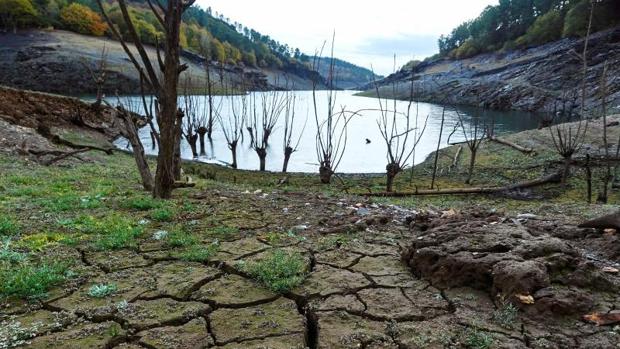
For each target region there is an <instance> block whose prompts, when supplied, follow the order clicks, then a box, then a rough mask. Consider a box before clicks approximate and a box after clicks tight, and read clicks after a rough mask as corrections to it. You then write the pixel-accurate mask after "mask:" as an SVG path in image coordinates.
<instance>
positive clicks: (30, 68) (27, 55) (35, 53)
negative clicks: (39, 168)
mask: <svg viewBox="0 0 620 349" xmlns="http://www.w3.org/2000/svg"><path fill="white" fill-rule="evenodd" d="M104 47H105V50H106V52H107V58H106V60H107V67H106V71H107V80H106V85H105V87H104V91H106V93H107V94H113V93H114V92H115V91H117V92H118V93H137V92H139V78H138V75H137V73H136V71H135V68H134V67H133V65H132V64H131V63H130V62H129V61H128V60H127V57H126V54H125V53H124V51H123V50H122V48H121V46H120V44H119V43H118V42H116V41H114V40H111V39H106V38H102V37H94V36H86V35H81V34H75V33H72V32H67V31H59V30H55V31H38V30H31V31H20V32H18V33H17V34H13V33H4V34H0V84H3V85H7V86H12V87H17V88H23V89H30V90H37V91H45V92H54V93H61V94H73V95H75V94H92V93H94V92H96V85H95V83H94V81H93V79H92V77H91V73H90V71H89V68H90V69H96V67H97V65H98V64H99V61H100V58H101V51H102V50H103V49H104ZM147 49H148V51H149V54H150V55H151V57H152V59H156V56H155V50H154V49H153V48H152V47H148V46H147ZM183 61H184V62H185V63H187V64H188V66H189V69H188V71H187V72H186V73H185V74H183V76H185V75H187V74H189V75H191V76H192V83H193V85H194V87H195V88H200V89H202V88H204V81H205V75H206V74H205V67H204V64H203V59H202V58H200V57H199V56H196V55H194V54H190V53H185V54H184V55H183ZM291 67H293V68H294V66H291ZM291 67H289V68H286V69H285V68H257V67H254V68H253V67H244V66H238V65H230V64H222V65H215V64H214V65H212V66H211V68H210V69H211V76H212V78H213V79H214V80H215V84H216V87H218V88H219V89H220V90H221V82H222V81H223V82H225V84H226V85H227V86H230V85H232V86H233V87H234V88H238V89H241V88H248V89H253V90H265V89H281V88H286V87H287V86H286V81H294V82H295V84H294V87H295V88H297V89H309V88H311V86H312V79H319V80H322V79H321V78H320V77H319V76H318V74H317V73H315V72H312V71H309V70H307V69H303V67H302V69H299V70H293V68H291ZM287 70H290V71H287ZM183 76H182V77H181V80H182V81H183V79H184V77H183ZM220 76H221V77H222V79H220ZM319 86H320V87H324V85H323V84H320V85H319Z"/></svg>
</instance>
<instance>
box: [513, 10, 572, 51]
mask: <svg viewBox="0 0 620 349" xmlns="http://www.w3.org/2000/svg"><path fill="white" fill-rule="evenodd" d="M562 26H563V18H562V15H561V14H560V12H559V11H549V12H547V13H546V14H544V15H542V16H540V17H538V18H537V19H536V21H535V22H534V24H532V26H531V27H529V29H528V30H527V32H526V33H525V35H523V36H521V37H519V38H518V39H517V41H516V44H517V45H518V46H529V45H542V44H544V43H547V42H551V41H554V40H558V39H559V38H560V37H561V36H562Z"/></svg>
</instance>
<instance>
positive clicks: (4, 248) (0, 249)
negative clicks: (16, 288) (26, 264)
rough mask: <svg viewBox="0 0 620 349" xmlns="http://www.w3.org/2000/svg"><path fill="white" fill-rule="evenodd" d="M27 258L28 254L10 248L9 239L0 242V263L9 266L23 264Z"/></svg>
mask: <svg viewBox="0 0 620 349" xmlns="http://www.w3.org/2000/svg"><path fill="white" fill-rule="evenodd" d="M27 257H28V254H26V253H24V252H20V251H15V250H14V249H13V248H11V239H10V238H7V239H5V240H4V241H0V263H7V264H9V265H12V264H16V263H19V262H23V261H25V260H26V258H27Z"/></svg>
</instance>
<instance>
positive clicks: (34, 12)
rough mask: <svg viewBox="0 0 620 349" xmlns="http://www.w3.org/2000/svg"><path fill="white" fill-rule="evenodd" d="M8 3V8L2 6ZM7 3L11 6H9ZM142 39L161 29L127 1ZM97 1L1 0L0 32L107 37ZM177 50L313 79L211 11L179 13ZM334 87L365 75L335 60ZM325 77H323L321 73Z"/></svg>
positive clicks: (280, 47) (297, 58) (117, 18)
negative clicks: (39, 31)
mask: <svg viewBox="0 0 620 349" xmlns="http://www.w3.org/2000/svg"><path fill="white" fill-rule="evenodd" d="M102 1H103V4H104V8H105V10H106V13H107V14H108V16H109V17H110V19H111V21H112V22H113V23H114V26H115V27H117V29H118V30H119V32H120V33H121V35H122V36H123V37H124V39H125V40H127V41H131V40H130V38H131V36H130V34H129V32H128V28H127V26H126V25H125V23H124V20H123V18H122V14H121V11H120V8H119V6H118V3H117V2H115V1H111V0H102ZM4 2H6V3H7V4H8V5H7V6H1V5H2V3H4ZM9 2H10V3H9ZM128 4H129V7H130V13H131V16H132V17H133V18H134V20H133V23H134V26H135V27H136V31H137V32H138V35H139V36H140V40H141V41H142V42H144V43H146V44H151V45H153V44H155V43H156V42H157V38H158V37H159V36H161V35H163V30H162V28H161V25H160V24H159V22H158V21H157V19H156V17H155V16H154V15H153V13H152V11H151V9H150V8H149V6H148V3H147V1H146V0H128ZM99 12H100V9H99V6H98V5H97V2H96V0H0V31H1V29H2V28H4V29H5V31H16V30H17V29H41V28H54V29H64V30H68V31H72V32H76V33H78V34H83V35H89V36H99V37H101V36H107V37H111V35H110V32H109V29H108V24H107V23H106V22H105V21H104V20H103V18H102V17H101V16H100V14H99ZM180 37H181V46H182V47H183V48H184V49H185V50H186V51H189V52H193V53H196V54H198V55H201V56H203V57H208V58H209V59H210V60H211V61H213V62H217V63H219V65H226V66H229V67H234V66H238V67H241V68H249V69H254V68H259V69H268V70H282V71H283V72H285V73H292V74H294V75H297V76H299V77H301V78H303V79H308V78H309V77H312V76H314V74H312V72H311V69H310V68H311V66H310V65H309V64H308V62H307V60H306V61H302V58H304V57H305V58H308V56H306V55H304V54H303V53H302V52H301V51H300V50H299V49H296V48H293V47H291V46H289V45H287V44H283V43H280V42H279V41H277V40H275V39H273V38H271V37H270V36H269V35H265V34H261V33H259V32H257V31H256V30H254V29H251V28H248V27H246V26H244V25H243V24H241V23H238V22H233V21H231V20H230V19H229V18H227V17H225V16H224V15H223V14H221V13H217V12H214V11H213V10H212V9H211V8H210V7H209V8H206V9H205V8H202V7H199V6H197V5H194V6H192V7H190V8H189V9H188V10H187V11H186V12H185V13H184V15H183V24H182V26H181V34H180ZM337 65H338V81H339V82H340V83H339V85H338V86H340V87H353V86H356V85H359V84H360V83H361V82H365V80H364V79H365V78H366V76H367V75H368V73H369V72H367V71H364V69H363V68H359V67H356V66H354V65H352V64H350V63H347V62H344V61H341V60H338V63H337ZM323 77H324V78H325V77H326V75H323Z"/></svg>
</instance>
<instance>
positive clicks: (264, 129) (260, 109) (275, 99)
mask: <svg viewBox="0 0 620 349" xmlns="http://www.w3.org/2000/svg"><path fill="white" fill-rule="evenodd" d="M288 97H289V95H288V94H287V93H283V92H280V91H269V92H262V93H261V94H260V96H259V97H258V99H259V101H258V102H257V101H256V99H257V98H256V95H255V94H252V95H251V111H250V120H249V124H250V125H251V126H250V127H251V130H252V139H253V141H254V146H253V148H254V151H255V152H256V155H258V159H259V161H260V166H259V169H260V170H261V171H265V164H266V159H267V148H268V147H269V137H271V133H272V132H273V129H274V128H275V127H276V124H277V123H278V119H279V118H280V115H281V114H282V111H283V110H284V107H285V105H286V100H287V98H288Z"/></svg>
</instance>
